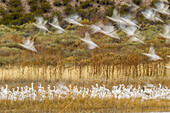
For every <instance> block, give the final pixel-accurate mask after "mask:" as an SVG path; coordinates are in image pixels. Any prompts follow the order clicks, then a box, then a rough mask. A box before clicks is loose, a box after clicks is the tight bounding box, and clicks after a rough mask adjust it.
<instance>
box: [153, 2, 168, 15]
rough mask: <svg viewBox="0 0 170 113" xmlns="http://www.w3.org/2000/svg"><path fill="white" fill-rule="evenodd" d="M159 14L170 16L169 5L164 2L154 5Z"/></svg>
mask: <svg viewBox="0 0 170 113" xmlns="http://www.w3.org/2000/svg"><path fill="white" fill-rule="evenodd" d="M154 5H155V7H156V9H154V10H156V11H157V12H159V13H162V14H165V15H170V12H169V5H168V4H164V3H163V2H157V3H154Z"/></svg>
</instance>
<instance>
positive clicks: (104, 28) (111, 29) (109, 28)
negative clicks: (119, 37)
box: [103, 24, 114, 33]
mask: <svg viewBox="0 0 170 113" xmlns="http://www.w3.org/2000/svg"><path fill="white" fill-rule="evenodd" d="M103 30H104V31H105V32H107V33H111V32H113V31H114V26H112V25H111V24H110V25H105V26H103Z"/></svg>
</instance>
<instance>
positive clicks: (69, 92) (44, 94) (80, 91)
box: [0, 83, 170, 101]
mask: <svg viewBox="0 0 170 113" xmlns="http://www.w3.org/2000/svg"><path fill="white" fill-rule="evenodd" d="M79 97H81V98H89V99H91V98H100V99H104V98H105V99H119V100H120V99H141V100H163V99H165V100H170V89H168V87H167V86H162V85H161V84H159V86H158V87H156V86H154V85H152V84H148V83H146V84H145V86H143V87H142V86H140V85H138V87H137V88H135V87H133V85H127V87H126V86H125V85H123V84H120V85H119V86H113V87H112V88H111V89H108V88H106V87H105V86H104V85H103V86H99V85H98V84H96V85H95V86H94V85H91V87H90V88H85V87H77V86H74V87H73V86H71V85H69V86H64V85H58V86H53V88H51V86H50V85H48V87H47V88H46V89H45V88H44V87H43V86H42V85H41V84H39V86H38V89H37V90H35V89H34V84H33V83H32V84H31V87H28V86H25V87H17V89H14V88H12V90H10V89H8V85H6V86H5V87H3V86H2V87H0V100H12V101H16V100H18V101H24V100H39V101H43V100H45V99H49V100H53V99H67V98H72V99H76V98H79Z"/></svg>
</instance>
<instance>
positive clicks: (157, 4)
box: [154, 2, 165, 10]
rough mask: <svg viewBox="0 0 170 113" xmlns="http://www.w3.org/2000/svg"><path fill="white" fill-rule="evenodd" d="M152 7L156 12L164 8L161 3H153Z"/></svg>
mask: <svg viewBox="0 0 170 113" xmlns="http://www.w3.org/2000/svg"><path fill="white" fill-rule="evenodd" d="M154 5H155V7H156V8H157V9H158V10H161V9H163V8H164V6H165V4H164V3H163V2H157V3H154Z"/></svg>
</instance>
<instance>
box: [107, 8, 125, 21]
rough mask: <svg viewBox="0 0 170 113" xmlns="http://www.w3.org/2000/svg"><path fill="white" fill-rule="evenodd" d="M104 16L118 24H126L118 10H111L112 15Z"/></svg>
mask: <svg viewBox="0 0 170 113" xmlns="http://www.w3.org/2000/svg"><path fill="white" fill-rule="evenodd" d="M106 18H108V19H110V20H111V21H114V22H116V23H118V24H126V23H125V22H124V21H123V20H122V19H121V17H120V14H118V11H117V10H116V9H114V10H113V15H112V17H109V16H106Z"/></svg>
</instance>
